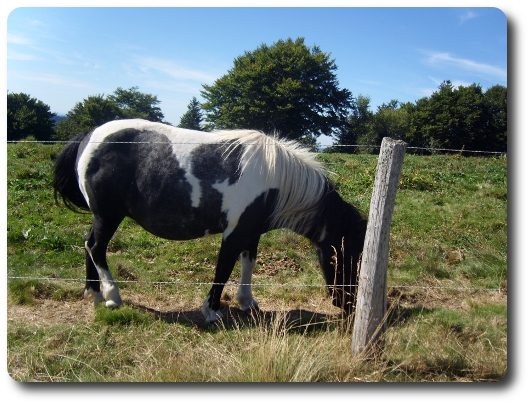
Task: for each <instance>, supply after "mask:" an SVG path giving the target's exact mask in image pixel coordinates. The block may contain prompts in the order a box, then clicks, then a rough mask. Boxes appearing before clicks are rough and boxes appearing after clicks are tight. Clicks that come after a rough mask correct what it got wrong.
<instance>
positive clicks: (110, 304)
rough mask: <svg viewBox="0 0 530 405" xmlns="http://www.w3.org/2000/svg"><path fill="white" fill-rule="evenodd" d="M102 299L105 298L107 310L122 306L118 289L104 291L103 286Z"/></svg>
mask: <svg viewBox="0 0 530 405" xmlns="http://www.w3.org/2000/svg"><path fill="white" fill-rule="evenodd" d="M103 298H105V301H106V302H105V306H106V307H107V308H118V307H121V306H122V305H123V300H122V299H121V297H120V293H119V291H118V288H117V287H115V286H113V287H111V288H108V289H106V290H105V286H103Z"/></svg>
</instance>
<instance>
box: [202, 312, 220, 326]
mask: <svg viewBox="0 0 530 405" xmlns="http://www.w3.org/2000/svg"><path fill="white" fill-rule="evenodd" d="M222 320H223V314H222V313H221V312H220V311H213V310H210V313H209V314H208V316H206V323H209V324H212V323H216V322H217V321H222Z"/></svg>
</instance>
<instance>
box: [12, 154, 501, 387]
mask: <svg viewBox="0 0 530 405" xmlns="http://www.w3.org/2000/svg"><path fill="white" fill-rule="evenodd" d="M63 146H64V145H62V144H58V145H50V144H48V145H39V144H28V143H18V144H9V145H8V147H7V181H8V184H7V190H8V193H7V207H8V208H7V209H8V212H7V214H8V215H7V273H8V276H9V277H10V278H8V314H16V316H15V315H13V316H8V329H7V332H8V339H7V343H8V347H7V350H8V364H7V366H8V371H9V374H10V375H11V376H12V378H14V379H15V380H17V381H322V382H324V381H345V382H355V381H497V380H499V379H501V378H502V377H503V376H504V374H505V373H506V370H507V329H508V326H507V310H506V295H505V294H503V293H500V292H495V291H489V290H482V289H488V288H491V289H499V288H501V287H502V288H505V287H506V286H507V161H506V158H505V157H488V158H483V157H482V158H479V157H466V158H464V157H461V156H458V155H455V156H442V155H437V156H412V155H407V156H406V158H405V162H404V165H403V172H402V176H401V182H400V188H399V190H398V195H397V201H396V207H395V209H394V217H393V222H392V230H391V240H390V264H389V271H388V285H389V286H390V288H389V291H388V295H389V303H390V313H389V327H388V329H387V332H386V335H385V341H386V344H385V348H384V350H383V352H382V353H381V354H380V355H379V356H378V357H377V358H374V359H372V360H371V361H364V362H363V361H360V360H359V359H354V358H353V357H352V356H351V352H350V345H351V321H352V320H351V319H343V318H342V317H341V316H340V314H338V313H337V311H335V310H334V309H333V308H332V307H331V304H330V302H329V298H328V297H327V295H326V291H325V290H324V288H323V287H321V286H322V285H323V284H324V282H323V280H322V276H321V274H320V270H319V269H318V265H317V259H316V255H315V252H314V249H313V248H312V246H311V244H310V243H309V242H308V241H307V240H305V239H304V238H301V237H299V236H297V235H295V234H292V233H290V232H287V231H274V232H270V233H269V234H267V235H265V236H263V237H262V241H261V244H260V251H259V257H258V266H257V268H256V271H255V277H254V279H253V281H254V282H255V283H257V284H260V285H257V286H255V287H254V294H255V297H256V298H257V300H258V301H259V302H260V306H261V307H262V309H263V312H262V313H259V314H253V315H246V314H244V313H242V312H241V311H240V310H239V309H238V307H237V303H235V302H234V301H235V300H234V299H233V298H232V297H234V296H235V291H236V290H235V287H228V288H227V289H226V290H227V293H226V294H225V296H224V297H223V299H224V306H223V311H224V313H225V314H226V318H227V320H226V322H225V323H223V324H219V325H215V326H209V325H206V324H205V323H204V321H203V319H202V315H201V314H200V311H199V308H200V305H201V303H202V300H203V299H204V297H205V295H206V294H207V291H208V290H209V283H211V282H212V279H213V269H214V266H215V262H216V257H217V250H218V248H219V244H220V237H219V236H212V237H209V238H205V239H201V240H197V241H185V242H170V241H165V240H162V239H158V238H156V237H153V236H151V235H150V234H148V233H147V232H145V231H143V230H142V229H141V228H140V227H139V226H137V225H136V224H135V223H134V222H133V221H131V220H126V221H124V222H123V223H122V225H121V226H120V228H119V229H118V231H117V232H116V235H115V237H114V238H113V240H112V242H111V244H110V245H109V257H108V261H109V265H110V266H111V269H112V271H113V274H114V276H115V278H116V279H117V280H120V284H119V285H120V288H121V291H122V296H123V297H124V299H125V301H126V305H125V306H124V307H122V308H120V309H118V310H108V309H106V308H104V307H103V306H101V305H100V306H98V307H96V308H95V309H93V308H92V307H91V306H90V305H89V304H84V303H82V302H81V297H82V289H83V286H84V283H83V282H82V279H83V277H84V256H83V249H82V244H83V239H84V237H85V234H86V232H87V231H88V228H89V226H90V216H89V215H82V214H77V213H73V212H71V211H68V210H67V209H65V208H64V207H62V206H57V205H56V204H55V202H54V200H53V194H52V189H51V167H52V159H53V158H54V157H55V156H56V155H57V153H58V152H59V151H60V150H61V149H62V147H63ZM320 158H321V159H322V160H323V161H324V162H325V163H326V164H328V165H329V169H330V170H331V171H332V172H333V174H332V175H331V177H332V178H333V180H334V181H335V182H336V184H337V187H338V190H339V192H340V193H341V195H342V196H343V198H345V199H346V200H347V201H349V202H350V203H353V204H354V205H356V206H358V207H359V208H360V209H361V210H362V211H364V212H365V213H368V210H369V205H370V199H371V190H372V183H373V178H374V175H375V168H376V164H377V156H373V155H345V154H323V155H320ZM238 279H239V268H238V266H237V265H236V268H235V270H234V272H233V274H232V276H231V278H230V280H231V281H232V282H234V283H237V281H238ZM70 280H71V281H70ZM173 281H176V282H178V283H180V284H178V283H177V284H152V282H161V283H166V282H173ZM281 284H297V285H300V284H304V285H306V286H305V287H281V286H280V285H281ZM392 286H394V287H392ZM424 286H432V287H438V288H437V289H425V288H423V287H424ZM477 289H478V290H477Z"/></svg>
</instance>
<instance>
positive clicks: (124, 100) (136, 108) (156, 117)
mask: <svg viewBox="0 0 530 405" xmlns="http://www.w3.org/2000/svg"><path fill="white" fill-rule="evenodd" d="M107 99H108V100H109V101H111V102H113V103H114V104H116V105H117V106H118V108H119V109H120V117H121V118H143V119H146V120H149V121H155V122H162V121H163V119H164V114H162V111H161V110H160V107H158V104H160V100H158V98H157V96H153V95H152V94H146V93H141V92H139V91H138V86H134V87H131V88H129V89H127V90H124V89H122V88H121V87H118V88H117V89H116V90H115V91H114V94H110V95H108V96H107Z"/></svg>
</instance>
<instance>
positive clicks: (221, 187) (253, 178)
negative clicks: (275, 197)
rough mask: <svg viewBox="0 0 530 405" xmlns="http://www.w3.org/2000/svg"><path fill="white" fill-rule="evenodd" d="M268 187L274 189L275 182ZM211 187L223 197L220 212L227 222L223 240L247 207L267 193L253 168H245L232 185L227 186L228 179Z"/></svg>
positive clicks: (258, 174)
mask: <svg viewBox="0 0 530 405" xmlns="http://www.w3.org/2000/svg"><path fill="white" fill-rule="evenodd" d="M270 186H271V187H272V188H274V186H276V184H275V182H271V185H270ZM212 187H213V188H214V189H216V190H217V191H219V192H220V193H221V195H222V197H223V203H222V205H221V211H223V212H225V213H226V219H227V222H228V225H227V227H226V229H225V230H224V232H223V239H225V240H226V238H227V237H228V236H229V235H230V234H231V233H232V231H233V230H234V228H235V227H236V226H237V224H238V222H239V218H240V217H241V215H242V214H243V212H245V210H246V209H247V207H248V206H249V205H250V204H251V203H252V202H253V201H254V200H255V199H256V198H257V197H259V196H260V195H262V194H263V193H265V192H266V191H267V189H266V188H265V184H264V181H263V178H262V176H261V173H260V170H258V169H255V168H253V169H250V168H247V170H245V171H244V172H243V174H242V175H241V177H240V178H239V180H238V181H237V182H236V183H234V184H229V181H228V179H226V180H224V181H223V182H221V183H215V184H214V185H213V186H212Z"/></svg>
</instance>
